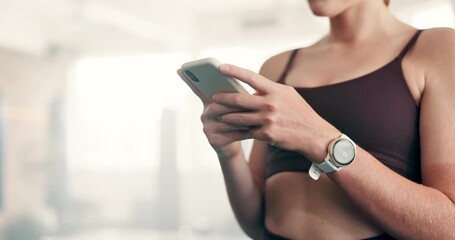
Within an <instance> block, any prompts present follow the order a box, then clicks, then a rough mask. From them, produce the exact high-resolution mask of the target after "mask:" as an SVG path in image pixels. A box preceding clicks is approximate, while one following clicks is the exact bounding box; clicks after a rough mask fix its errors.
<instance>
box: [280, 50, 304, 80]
mask: <svg viewBox="0 0 455 240" xmlns="http://www.w3.org/2000/svg"><path fill="white" fill-rule="evenodd" d="M298 51H299V49H294V50H293V51H292V53H291V56H290V57H289V60H288V63H287V64H286V67H285V68H284V71H283V73H282V74H281V76H280V78H278V81H277V82H278V83H283V84H284V80H285V79H286V76H287V75H288V72H289V70H290V69H291V66H292V62H294V58H295V56H296V55H297V52H298Z"/></svg>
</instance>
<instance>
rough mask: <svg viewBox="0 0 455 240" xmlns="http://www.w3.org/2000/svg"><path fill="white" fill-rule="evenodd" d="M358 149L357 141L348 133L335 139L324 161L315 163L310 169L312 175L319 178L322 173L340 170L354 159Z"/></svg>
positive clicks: (315, 178) (316, 178)
mask: <svg viewBox="0 0 455 240" xmlns="http://www.w3.org/2000/svg"><path fill="white" fill-rule="evenodd" d="M356 154H357V151H356V146H355V143H354V142H353V141H352V140H351V139H350V138H349V137H348V136H346V135H344V134H342V135H341V136H339V137H337V138H335V139H333V140H332V141H331V142H330V144H329V147H328V149H327V156H326V157H325V159H324V162H322V163H319V164H317V163H313V164H312V165H311V168H310V170H309V174H310V177H311V178H313V179H314V180H318V179H319V176H321V173H323V172H324V173H331V172H334V171H339V170H341V168H343V167H345V166H348V165H349V164H351V163H352V161H354V159H355V157H356Z"/></svg>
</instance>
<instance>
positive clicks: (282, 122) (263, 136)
mask: <svg viewBox="0 0 455 240" xmlns="http://www.w3.org/2000/svg"><path fill="white" fill-rule="evenodd" d="M220 71H221V72H222V73H223V74H225V75H228V76H231V77H234V78H236V79H238V80H240V81H242V82H244V83H246V84H248V85H249V86H251V87H252V88H253V89H254V90H256V93H255V94H253V95H249V94H240V93H218V94H215V95H214V96H213V100H214V101H215V102H216V103H219V104H223V105H228V106H231V107H237V108H242V109H248V110H251V111H246V112H236V113H228V114H224V115H221V116H218V120H219V121H221V122H224V123H228V124H235V125H240V126H249V127H250V131H249V137H251V138H254V139H258V140H262V141H266V142H269V143H271V144H273V145H277V146H279V147H281V148H284V149H287V150H291V151H297V152H300V153H302V154H304V155H305V156H307V157H308V158H309V159H310V160H312V161H314V162H318V163H319V162H322V161H323V159H324V157H325V155H326V154H327V145H328V144H329V142H330V141H331V140H332V139H334V138H335V137H337V136H339V135H340V131H338V130H337V129H336V128H335V127H333V126H332V125H331V124H329V123H328V122H327V121H325V120H324V119H323V118H322V117H320V116H319V115H318V114H317V113H316V112H315V111H314V110H313V109H312V108H311V106H310V105H309V104H308V103H307V102H306V101H305V100H304V99H303V98H302V97H301V96H300V95H299V94H298V93H297V91H296V90H295V89H294V88H293V87H291V86H287V85H283V84H279V83H275V82H273V81H271V80H269V79H267V78H265V77H263V76H261V75H259V74H257V73H254V72H252V71H249V70H246V69H243V68H240V67H237V66H234V65H228V64H223V65H221V66H220Z"/></svg>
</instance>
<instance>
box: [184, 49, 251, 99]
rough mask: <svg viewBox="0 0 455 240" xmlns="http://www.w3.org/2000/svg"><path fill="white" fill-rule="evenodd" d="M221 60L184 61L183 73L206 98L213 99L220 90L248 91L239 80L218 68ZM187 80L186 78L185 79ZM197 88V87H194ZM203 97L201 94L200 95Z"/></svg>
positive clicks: (192, 86) (188, 82) (192, 85)
mask: <svg viewBox="0 0 455 240" xmlns="http://www.w3.org/2000/svg"><path fill="white" fill-rule="evenodd" d="M219 66H220V62H218V61H217V60H216V59H214V58H204V59H199V60H196V61H192V62H187V63H184V64H183V65H182V67H181V73H180V74H183V75H184V76H185V78H186V81H185V82H187V84H189V85H190V84H191V85H190V87H191V88H192V89H193V91H195V90H196V89H197V91H198V92H199V93H198V92H195V93H196V94H197V95H198V96H199V94H202V95H203V97H204V98H205V99H211V97H212V95H213V94H215V93H220V92H238V93H247V94H248V92H247V91H246V90H245V88H244V87H243V86H242V85H241V84H240V83H239V82H238V80H236V79H234V78H231V77H228V76H226V75H224V74H222V73H221V72H220V70H219V69H218V68H219ZM184 80H185V79H184ZM194 88H196V89H194ZM199 97H201V96H199Z"/></svg>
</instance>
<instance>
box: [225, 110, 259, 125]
mask: <svg viewBox="0 0 455 240" xmlns="http://www.w3.org/2000/svg"><path fill="white" fill-rule="evenodd" d="M218 121H220V122H222V123H227V124H232V125H238V126H248V127H251V126H261V125H262V119H261V118H260V117H259V114H258V113H257V112H243V113H227V114H224V115H219V116H218Z"/></svg>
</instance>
